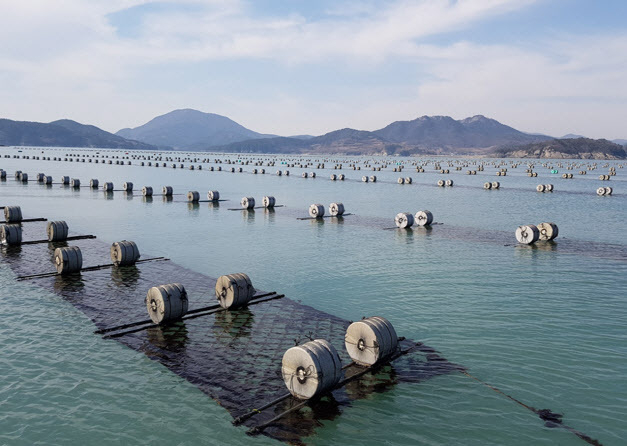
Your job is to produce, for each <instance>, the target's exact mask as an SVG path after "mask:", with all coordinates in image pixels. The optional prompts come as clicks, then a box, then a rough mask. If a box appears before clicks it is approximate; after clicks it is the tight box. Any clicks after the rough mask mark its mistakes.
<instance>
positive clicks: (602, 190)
mask: <svg viewBox="0 0 627 446" xmlns="http://www.w3.org/2000/svg"><path fill="white" fill-rule="evenodd" d="M612 192H613V190H612V188H611V187H609V186H608V187H599V188H598V189H597V195H599V196H601V195H612Z"/></svg>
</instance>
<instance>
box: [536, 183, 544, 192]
mask: <svg viewBox="0 0 627 446" xmlns="http://www.w3.org/2000/svg"><path fill="white" fill-rule="evenodd" d="M545 189H546V186H545V185H544V184H538V185H537V186H536V190H537V191H538V192H544V190H545Z"/></svg>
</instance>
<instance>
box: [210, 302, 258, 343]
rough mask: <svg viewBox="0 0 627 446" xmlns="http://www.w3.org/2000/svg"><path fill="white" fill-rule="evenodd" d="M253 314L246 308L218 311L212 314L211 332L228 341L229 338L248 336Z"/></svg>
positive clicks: (253, 320) (253, 319)
mask: <svg viewBox="0 0 627 446" xmlns="http://www.w3.org/2000/svg"><path fill="white" fill-rule="evenodd" d="M254 322H255V316H254V315H253V313H252V312H251V311H250V310H249V309H248V308H246V307H245V308H241V309H239V310H226V311H218V312H217V313H215V315H214V322H213V333H214V335H215V337H216V338H217V339H220V340H227V341H230V338H244V337H248V336H250V332H251V328H252V326H253V323H254Z"/></svg>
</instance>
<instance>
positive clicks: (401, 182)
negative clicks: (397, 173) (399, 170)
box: [396, 177, 405, 184]
mask: <svg viewBox="0 0 627 446" xmlns="http://www.w3.org/2000/svg"><path fill="white" fill-rule="evenodd" d="M396 182H397V183H398V184H405V178H403V177H399V178H398V180H397V181H396Z"/></svg>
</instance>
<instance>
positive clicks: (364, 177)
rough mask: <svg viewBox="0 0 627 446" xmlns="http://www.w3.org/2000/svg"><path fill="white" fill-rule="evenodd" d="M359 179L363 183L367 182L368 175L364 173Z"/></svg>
mask: <svg viewBox="0 0 627 446" xmlns="http://www.w3.org/2000/svg"><path fill="white" fill-rule="evenodd" d="M361 181H363V182H364V183H367V182H368V176H367V175H364V176H363V177H361Z"/></svg>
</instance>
